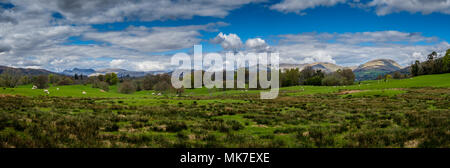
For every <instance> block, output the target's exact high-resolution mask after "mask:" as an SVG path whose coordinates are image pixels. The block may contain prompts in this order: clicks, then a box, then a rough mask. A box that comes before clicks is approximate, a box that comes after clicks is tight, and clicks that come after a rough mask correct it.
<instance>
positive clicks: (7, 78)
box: [0, 70, 21, 88]
mask: <svg viewBox="0 0 450 168" xmlns="http://www.w3.org/2000/svg"><path fill="white" fill-rule="evenodd" d="M20 77H21V76H20V73H19V72H17V71H14V70H5V71H3V73H2V74H1V75H0V86H2V87H10V88H14V87H16V86H17V85H18V84H19V82H20Z"/></svg>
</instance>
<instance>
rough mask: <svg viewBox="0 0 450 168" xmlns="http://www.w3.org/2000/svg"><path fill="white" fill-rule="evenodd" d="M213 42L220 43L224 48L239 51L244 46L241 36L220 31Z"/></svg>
mask: <svg viewBox="0 0 450 168" xmlns="http://www.w3.org/2000/svg"><path fill="white" fill-rule="evenodd" d="M211 42H212V43H214V44H220V45H221V46H222V48H223V49H224V50H232V51H238V50H240V49H241V48H242V41H241V38H239V36H238V35H236V34H233V33H230V34H228V35H226V34H223V33H222V32H220V33H219V34H218V35H217V36H216V37H215V38H214V39H212V40H211Z"/></svg>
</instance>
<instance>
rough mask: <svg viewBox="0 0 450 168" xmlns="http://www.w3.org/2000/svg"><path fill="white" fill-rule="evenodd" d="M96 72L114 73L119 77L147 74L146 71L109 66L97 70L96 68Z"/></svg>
mask: <svg viewBox="0 0 450 168" xmlns="http://www.w3.org/2000/svg"><path fill="white" fill-rule="evenodd" d="M97 73H101V74H106V73H116V74H117V76H119V77H126V76H130V77H142V76H145V75H147V74H149V73H148V72H142V71H128V70H125V69H111V68H110V69H99V70H97Z"/></svg>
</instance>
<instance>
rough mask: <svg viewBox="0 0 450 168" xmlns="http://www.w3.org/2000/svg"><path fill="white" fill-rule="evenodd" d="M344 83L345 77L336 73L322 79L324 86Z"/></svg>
mask: <svg viewBox="0 0 450 168" xmlns="http://www.w3.org/2000/svg"><path fill="white" fill-rule="evenodd" d="M343 83H344V82H343V77H342V76H341V75H339V74H336V73H333V74H330V75H327V76H325V78H323V79H322V85H324V86H340V85H343Z"/></svg>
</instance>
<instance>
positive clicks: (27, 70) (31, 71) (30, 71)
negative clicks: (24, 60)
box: [0, 66, 56, 76]
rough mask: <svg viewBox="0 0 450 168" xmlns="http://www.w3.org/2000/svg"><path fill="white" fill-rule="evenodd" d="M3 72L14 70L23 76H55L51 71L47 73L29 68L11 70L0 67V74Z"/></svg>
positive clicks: (10, 68) (43, 70)
mask: <svg viewBox="0 0 450 168" xmlns="http://www.w3.org/2000/svg"><path fill="white" fill-rule="evenodd" d="M5 70H14V71H16V72H18V73H20V74H23V75H32V76H35V75H36V76H37V75H49V74H56V73H54V72H51V71H47V70H45V69H30V68H12V67H7V66H0V74H1V73H3V72H4V71H5Z"/></svg>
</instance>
